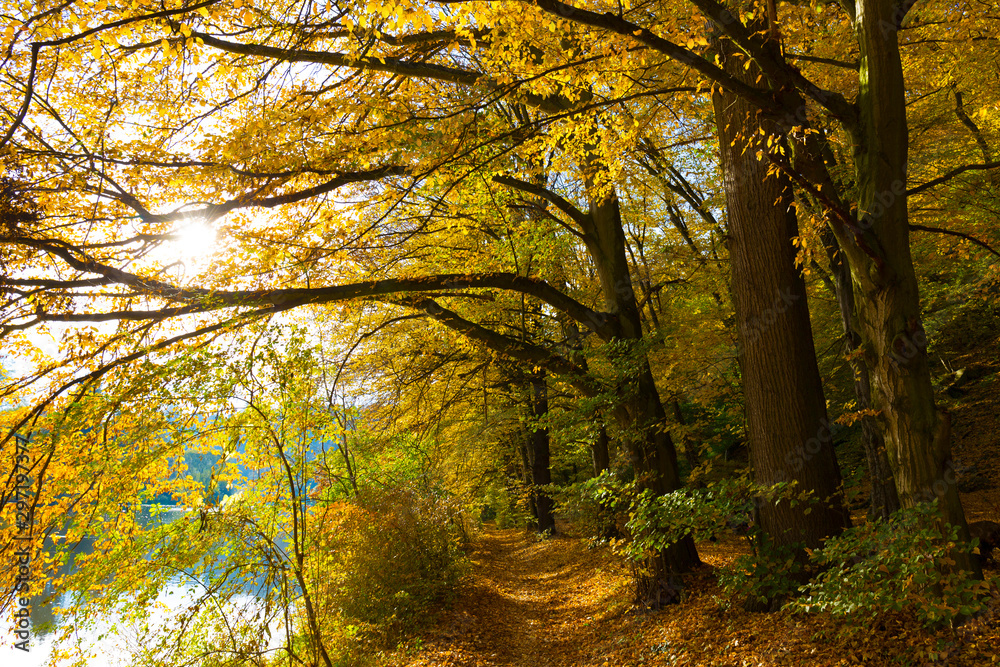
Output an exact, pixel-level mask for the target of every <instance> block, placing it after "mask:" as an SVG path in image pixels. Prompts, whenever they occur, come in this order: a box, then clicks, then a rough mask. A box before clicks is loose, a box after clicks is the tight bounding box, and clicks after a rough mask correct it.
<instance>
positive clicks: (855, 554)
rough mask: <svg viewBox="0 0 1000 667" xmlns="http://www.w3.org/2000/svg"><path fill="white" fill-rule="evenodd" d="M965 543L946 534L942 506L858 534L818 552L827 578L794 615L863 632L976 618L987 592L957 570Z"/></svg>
mask: <svg viewBox="0 0 1000 667" xmlns="http://www.w3.org/2000/svg"><path fill="white" fill-rule="evenodd" d="M957 540H958V529H957V528H956V527H954V526H951V525H947V524H946V525H945V526H944V528H942V527H941V523H940V515H939V513H938V510H937V503H936V501H935V502H934V503H923V504H919V505H917V506H915V507H912V508H908V509H903V510H900V511H898V512H896V513H895V514H894V515H893V516H892V517H891V518H890V520H889V521H888V522H883V521H878V522H875V523H866V524H863V525H861V526H856V527H854V528H850V529H848V530H846V531H844V532H843V533H842V534H841V535H839V536H837V537H835V538H831V539H830V540H828V541H827V543H826V545H825V546H824V547H823V548H822V549H818V550H816V551H814V552H813V554H812V560H813V561H814V562H816V563H817V564H818V565H819V566H820V567H821V568H822V571H821V572H820V574H819V575H818V576H816V577H815V578H814V579H813V581H812V582H810V583H809V584H807V585H805V586H803V587H802V588H801V592H802V593H803V595H802V597H800V598H799V599H798V600H795V601H793V602H791V603H790V604H789V605H788V607H789V608H791V609H795V610H800V611H819V610H821V611H828V612H830V613H832V614H835V615H839V616H845V617H848V618H849V619H850V620H851V621H853V622H856V623H858V624H865V623H868V622H870V621H871V620H872V619H874V618H875V617H877V616H879V615H881V614H884V613H886V612H892V611H895V612H899V611H909V612H912V613H913V614H915V615H916V617H917V618H919V619H920V620H921V621H922V622H923V623H924V624H925V625H928V626H933V625H940V624H945V623H950V622H952V621H953V620H955V619H956V618H957V617H963V616H966V617H967V616H971V615H973V614H975V613H977V612H979V611H981V610H982V609H983V608H984V602H982V594H983V593H984V592H985V590H986V584H984V583H983V582H982V581H977V580H973V579H970V578H968V577H967V575H966V573H965V572H961V571H956V570H955V569H954V567H953V566H954V565H955V561H954V559H953V558H952V556H951V554H952V553H953V551H954V550H955V549H958V548H961V547H960V546H959V545H958V542H957Z"/></svg>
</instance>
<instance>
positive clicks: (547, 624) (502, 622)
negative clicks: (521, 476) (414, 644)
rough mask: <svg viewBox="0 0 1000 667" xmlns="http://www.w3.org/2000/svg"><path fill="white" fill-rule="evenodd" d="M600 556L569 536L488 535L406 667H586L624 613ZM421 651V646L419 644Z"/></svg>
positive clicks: (616, 584)
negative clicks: (608, 623) (607, 626)
mask: <svg viewBox="0 0 1000 667" xmlns="http://www.w3.org/2000/svg"><path fill="white" fill-rule="evenodd" d="M604 564H605V561H604V557H603V556H602V555H601V554H600V552H597V551H592V550H588V549H587V548H586V545H585V543H584V542H582V541H581V540H578V539H573V538H566V537H559V536H556V537H553V538H550V539H547V540H543V541H539V540H537V539H536V538H535V537H534V536H533V535H531V534H526V533H524V532H521V531H513V530H508V531H503V530H494V529H488V528H487V529H485V530H484V531H483V532H482V534H481V536H480V538H479V542H478V544H477V546H476V550H475V552H474V553H473V554H472V572H471V574H470V576H469V577H468V578H467V580H466V581H465V582H464V583H463V585H462V586H461V587H460V589H459V591H458V597H457V599H456V600H455V601H454V603H453V604H452V605H450V608H449V609H448V610H446V611H444V612H442V613H441V617H440V619H439V620H438V622H437V623H436V624H435V626H434V627H432V628H431V629H430V630H429V631H428V632H426V633H424V634H425V637H424V639H423V641H422V642H420V643H419V644H422V648H421V649H420V650H419V651H417V652H416V654H415V655H412V656H410V658H409V659H406V660H402V661H400V662H397V663H396V664H399V665H407V666H408V667H417V666H424V665H441V666H444V665H449V666H450V665H454V666H462V667H465V666H470V667H471V666H477V667H500V666H506V665H517V666H518V667H563V666H565V667H570V666H574V667H582V666H585V665H592V664H598V665H599V664H601V663H599V662H594V661H593V660H592V659H591V656H592V655H593V651H594V648H595V647H596V646H597V645H598V644H600V639H601V638H600V637H599V636H597V635H598V634H599V633H600V630H599V628H600V627H601V626H602V625H603V624H602V623H601V621H602V620H604V619H605V618H606V617H607V616H608V615H609V614H613V613H617V610H620V608H621V605H620V597H621V594H622V592H621V578H620V576H619V575H616V574H614V573H612V572H610V571H605V570H603V569H601V567H602V566H603V565H604ZM419 644H418V645H419Z"/></svg>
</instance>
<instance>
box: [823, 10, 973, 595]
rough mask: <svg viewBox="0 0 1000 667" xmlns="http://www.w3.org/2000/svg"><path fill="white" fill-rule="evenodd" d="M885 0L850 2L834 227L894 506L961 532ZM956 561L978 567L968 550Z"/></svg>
mask: <svg viewBox="0 0 1000 667" xmlns="http://www.w3.org/2000/svg"><path fill="white" fill-rule="evenodd" d="M902 19H903V15H902V14H901V13H900V11H899V9H898V5H897V4H896V3H895V2H892V1H891V0H860V1H859V2H858V4H857V18H856V20H855V24H854V25H855V32H856V34H857V39H858V46H859V49H860V56H861V59H860V68H861V69H860V74H861V76H860V81H861V89H860V92H859V95H858V107H859V122H858V126H857V129H856V131H855V136H854V137H853V139H854V142H855V144H856V145H855V148H854V154H855V180H856V182H857V186H858V190H859V199H858V211H857V223H856V229H851V228H846V229H842V230H841V236H845V237H846V238H842V239H839V240H840V241H841V246H842V247H844V248H845V250H847V252H848V257H849V259H850V262H851V269H852V274H853V276H854V281H855V282H856V283H857V284H858V286H859V288H860V289H861V292H862V294H863V298H862V299H860V301H859V304H858V305H859V308H858V318H859V325H860V329H861V332H862V335H863V337H864V344H865V358H866V361H867V362H868V364H869V367H870V368H871V369H872V375H873V379H874V381H875V389H876V392H877V395H878V399H879V400H878V405H879V407H880V408H881V410H882V419H883V420H884V424H885V432H886V440H887V444H888V453H889V461H890V463H891V465H892V467H893V472H894V473H895V476H896V488H897V490H898V491H899V496H900V502H901V503H902V505H903V506H904V507H908V506H911V505H913V504H914V503H917V502H921V501H929V500H933V499H935V498H936V499H937V500H938V504H939V506H940V508H941V512H942V516H943V519H944V520H945V521H947V522H948V523H950V524H952V525H955V526H958V528H959V537H960V539H963V540H967V539H968V526H967V524H966V520H965V512H964V511H963V509H962V502H961V500H960V498H959V495H958V487H957V486H956V484H955V477H954V472H953V470H952V463H951V434H950V428H949V426H950V424H949V421H948V419H947V417H946V415H944V414H941V413H939V412H938V410H937V408H936V406H935V401H934V390H933V388H932V386H931V377H930V364H929V362H928V358H927V335H926V333H925V332H924V328H923V324H922V322H921V318H920V295H919V291H918V287H917V277H916V273H915V271H914V269H913V259H912V257H911V255H910V239H909V224H908V223H909V220H908V212H907V198H906V176H907V174H906V167H907V157H908V148H909V145H908V141H909V136H908V132H907V126H906V97H905V92H906V91H905V86H904V81H903V67H902V63H901V60H900V53H899V42H898V39H897V30H898V26H899V25H900V23H901V22H902ZM956 560H957V561H958V567H960V568H962V569H965V570H968V571H970V572H973V573H974V574H975V575H977V576H979V575H981V570H980V568H979V564H978V562H976V560H975V559H974V558H972V557H971V555H970V554H963V553H956Z"/></svg>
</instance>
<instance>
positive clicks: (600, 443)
mask: <svg viewBox="0 0 1000 667" xmlns="http://www.w3.org/2000/svg"><path fill="white" fill-rule="evenodd" d="M610 444H611V439H610V438H609V437H608V429H607V428H605V427H604V425H603V424H602V425H601V427H600V428H599V429H598V431H597V439H596V440H595V441H594V443H593V444H592V445H591V446H590V458H591V459H592V460H593V462H594V476H595V477H597V476H599V475H600V474H601V473H602V472H604V471H605V470H607V469H608V468H610V467H611V447H610Z"/></svg>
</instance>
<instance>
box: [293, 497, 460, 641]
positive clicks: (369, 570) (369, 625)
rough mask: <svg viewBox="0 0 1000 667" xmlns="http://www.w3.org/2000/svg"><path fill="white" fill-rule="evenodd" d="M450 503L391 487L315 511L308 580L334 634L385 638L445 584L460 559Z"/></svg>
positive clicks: (442, 591)
mask: <svg viewBox="0 0 1000 667" xmlns="http://www.w3.org/2000/svg"><path fill="white" fill-rule="evenodd" d="M452 509H453V508H451V507H450V506H449V503H448V501H447V499H445V498H444V497H442V496H437V497H435V496H434V495H430V494H426V493H424V494H421V493H418V492H416V491H414V490H412V489H405V488H394V489H368V490H364V491H362V493H361V495H360V496H359V497H358V498H356V499H353V500H350V501H341V502H337V503H333V504H331V505H330V506H328V507H327V508H325V509H324V510H322V511H321V512H318V514H319V515H320V517H319V518H320V519H321V522H322V524H321V525H322V529H321V535H320V538H319V542H318V544H317V550H318V554H317V555H316V556H315V558H314V561H315V563H314V565H315V567H314V568H313V569H312V575H313V576H312V579H313V585H314V586H315V590H316V591H317V593H316V594H315V597H316V598H317V600H318V605H319V606H322V608H323V610H324V613H332V614H333V615H334V616H336V617H337V618H338V619H339V621H338V625H339V626H340V628H339V629H338V632H342V631H343V629H344V628H347V629H353V630H352V631H354V630H356V632H357V634H358V635H360V636H367V637H371V636H373V635H380V636H383V637H388V636H390V635H391V634H392V633H394V632H395V631H396V630H398V628H400V627H401V626H402V625H405V624H407V623H408V622H410V621H412V620H413V619H414V618H415V617H416V616H417V615H418V614H419V613H420V612H421V611H422V610H424V609H425V608H426V606H427V605H428V604H429V603H431V602H432V601H435V600H437V599H439V598H441V597H442V596H443V595H444V594H446V593H447V592H449V591H450V590H451V589H452V587H453V586H454V585H455V583H456V582H457V580H458V578H459V577H460V576H461V574H462V572H463V565H464V561H463V558H462V555H461V552H460V550H459V543H460V533H461V531H460V530H459V529H458V524H457V523H456V522H455V520H454V516H453V512H452ZM321 615H322V614H321Z"/></svg>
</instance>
